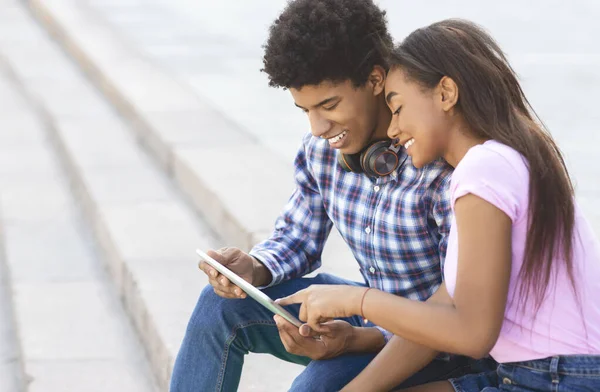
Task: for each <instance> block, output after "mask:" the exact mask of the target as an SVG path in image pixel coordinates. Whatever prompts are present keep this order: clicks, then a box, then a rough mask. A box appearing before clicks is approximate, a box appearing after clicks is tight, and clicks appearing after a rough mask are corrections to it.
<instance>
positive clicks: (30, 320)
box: [0, 1, 156, 392]
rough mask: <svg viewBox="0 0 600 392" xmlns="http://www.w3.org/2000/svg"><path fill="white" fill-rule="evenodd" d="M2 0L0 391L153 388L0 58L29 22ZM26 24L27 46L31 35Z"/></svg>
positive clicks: (40, 126)
mask: <svg viewBox="0 0 600 392" xmlns="http://www.w3.org/2000/svg"><path fill="white" fill-rule="evenodd" d="M4 3H5V4H6V1H5V2H4ZM5 4H3V7H2V9H1V11H0V25H2V26H6V25H5V23H6V24H8V25H10V27H11V28H12V27H14V28H15V30H14V31H13V33H12V34H14V35H12V34H11V35H3V36H2V38H1V39H0V41H1V42H0V103H1V106H2V107H3V114H2V116H0V157H1V158H0V211H1V212H0V226H1V227H2V238H3V243H4V247H3V248H4V251H3V252H2V254H1V255H0V257H2V260H1V261H2V267H3V268H0V270H1V272H2V274H1V275H2V280H1V281H2V282H3V284H2V290H3V292H2V295H1V297H2V298H1V302H2V306H0V308H1V309H0V313H1V316H0V331H1V332H2V334H1V336H0V348H2V349H1V350H0V351H1V352H2V363H1V365H0V368H1V371H0V390H2V391H25V390H27V391H30V392H36V391H44V392H54V391H57V392H58V391H90V392H95V391H98V392H101V391H135V392H138V391H139V392H147V391H154V390H156V386H155V382H154V379H153V376H152V374H151V372H150V368H149V366H148V363H147V360H146V358H145V356H144V350H143V348H142V347H141V345H140V343H139V341H138V339H137V337H136V335H135V333H134V330H133V328H132V326H131V323H130V321H129V319H128V318H127V315H126V314H125V312H124V310H123V307H122V305H121V303H120V301H119V298H118V296H117V295H115V292H114V287H113V285H112V283H111V282H110V279H108V277H107V275H106V273H105V271H104V268H103V265H102V263H101V261H100V260H99V259H98V258H97V257H96V255H97V252H96V249H95V247H94V245H93V243H92V242H91V241H90V239H89V232H90V230H89V229H87V228H86V227H84V225H83V222H82V221H81V217H80V215H79V210H78V208H77V201H76V200H74V199H73V195H72V194H71V192H70V189H69V184H68V182H67V180H66V178H65V176H64V173H63V171H62V168H61V167H60V162H59V160H58V158H57V156H56V153H55V151H54V149H53V146H52V144H51V140H50V138H49V137H48V134H47V133H46V130H45V125H46V124H45V122H44V120H45V119H44V118H40V117H39V115H38V112H37V110H36V108H35V106H34V105H32V103H31V101H30V97H29V96H24V95H23V93H24V90H23V86H22V85H21V84H20V83H19V80H17V78H15V74H14V73H13V71H14V66H15V65H16V64H13V63H11V62H9V63H5V60H6V58H8V57H10V54H9V52H10V51H11V50H12V49H15V48H21V49H22V48H23V45H24V41H25V40H26V38H25V35H19V33H21V32H23V31H27V30H28V29H27V28H23V29H22V28H20V27H17V26H23V25H27V24H29V25H32V26H33V27H34V28H35V25H33V22H32V20H31V18H30V16H29V15H28V14H27V13H26V11H25V10H24V9H23V6H22V5H21V4H19V3H17V2H14V3H13V4H11V5H10V6H6V5H5ZM34 31H35V29H33V30H32V31H31V32H32V34H31V35H29V38H31V39H33V40H34V41H32V43H31V45H34V42H36V41H35V40H37V39H39V38H40V37H39V36H38V37H35V34H36V33H35V32H34ZM41 36H42V37H43V34H41ZM42 50H43V49H42ZM30 60H36V57H31V58H30ZM43 60H44V58H43V56H40V57H37V63H38V64H43ZM19 65H23V66H24V67H26V66H27V64H19ZM8 301H11V303H12V305H11V304H10V303H9V304H7V302H8ZM13 314H14V318H13V317H11V316H12V315H13ZM5 316H6V317H5ZM11 320H14V322H11ZM6 340H8V341H9V345H8V346H7V345H5V341H6ZM23 373H25V374H26V377H23V376H22V374H23ZM11 384H12V385H11ZM26 384H27V385H26ZM3 388H4V389H3Z"/></svg>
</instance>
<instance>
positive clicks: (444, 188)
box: [431, 175, 452, 270]
mask: <svg viewBox="0 0 600 392" xmlns="http://www.w3.org/2000/svg"><path fill="white" fill-rule="evenodd" d="M450 180H451V176H450V175H441V176H440V177H438V179H437V180H436V183H437V184H436V185H437V186H435V188H434V189H433V194H432V195H431V199H432V203H431V204H432V206H431V215H432V217H433V219H434V220H435V223H436V226H437V230H438V236H439V243H438V250H439V255H440V263H441V265H440V267H441V268H442V270H443V268H444V260H445V259H446V250H447V248H448V236H449V235H450V226H451V225H452V205H451V203H450Z"/></svg>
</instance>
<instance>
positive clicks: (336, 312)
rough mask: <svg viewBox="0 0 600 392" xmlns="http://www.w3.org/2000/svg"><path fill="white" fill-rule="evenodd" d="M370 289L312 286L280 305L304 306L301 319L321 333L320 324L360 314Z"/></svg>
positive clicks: (278, 301)
mask: <svg viewBox="0 0 600 392" xmlns="http://www.w3.org/2000/svg"><path fill="white" fill-rule="evenodd" d="M368 289H369V288H368V287H360V286H347V285H312V286H310V287H308V288H306V289H304V290H300V291H298V292H297V293H295V294H292V295H290V296H287V297H285V298H281V299H278V300H277V301H276V302H277V303H278V304H279V305H290V304H302V305H301V306H300V313H299V318H300V320H301V321H303V322H305V323H306V324H308V325H309V326H310V327H311V328H312V329H313V330H315V331H317V332H320V331H321V329H322V326H321V325H320V324H322V323H325V322H327V321H330V320H333V319H336V318H342V317H350V316H354V315H356V314H360V311H361V310H360V303H361V300H362V297H363V294H365V291H366V290H368Z"/></svg>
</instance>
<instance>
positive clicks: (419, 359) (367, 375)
mask: <svg viewBox="0 0 600 392" xmlns="http://www.w3.org/2000/svg"><path fill="white" fill-rule="evenodd" d="M427 302H429V303H441V304H444V303H445V304H452V298H450V296H449V295H448V291H447V290H446V285H445V284H443V283H442V285H441V286H440V287H439V288H438V289H437V291H436V292H435V293H434V294H433V295H432V296H431V297H430V298H429V299H428V300H427ZM437 354H438V351H436V350H432V349H430V348H428V347H425V346H422V345H420V344H417V343H414V342H411V341H409V340H406V339H404V338H402V337H400V336H394V337H393V338H392V339H391V340H390V341H389V343H388V344H387V345H386V346H385V347H384V348H383V350H381V352H380V353H379V354H378V355H377V356H376V357H375V359H373V361H371V363H370V364H369V365H368V366H367V367H366V368H365V369H364V370H363V371H362V372H361V373H360V374H359V375H358V376H356V378H355V379H354V380H352V382H350V384H348V385H346V387H345V388H344V389H342V392H354V391H356V392H359V391H389V390H391V389H392V388H394V387H396V386H397V385H400V384H401V383H402V382H404V381H406V380H407V379H408V378H409V377H410V376H412V375H413V374H415V373H417V372H418V371H419V370H421V369H423V368H424V367H425V366H426V365H427V364H429V363H430V362H431V361H432V360H433V359H434V358H435V357H436V356H437Z"/></svg>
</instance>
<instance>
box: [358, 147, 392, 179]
mask: <svg viewBox="0 0 600 392" xmlns="http://www.w3.org/2000/svg"><path fill="white" fill-rule="evenodd" d="M389 147H390V142H389V141H379V142H376V143H373V144H372V145H370V146H369V148H367V149H366V150H365V151H364V152H363V153H362V154H361V158H360V162H361V166H362V169H363V171H364V172H365V174H367V175H368V176H371V177H384V176H387V175H388V174H390V173H392V172H393V171H394V170H396V168H397V167H398V155H397V154H396V153H395V152H394V151H392V150H390V148H389Z"/></svg>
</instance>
